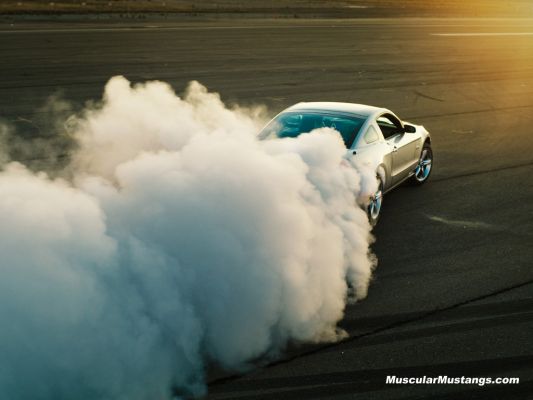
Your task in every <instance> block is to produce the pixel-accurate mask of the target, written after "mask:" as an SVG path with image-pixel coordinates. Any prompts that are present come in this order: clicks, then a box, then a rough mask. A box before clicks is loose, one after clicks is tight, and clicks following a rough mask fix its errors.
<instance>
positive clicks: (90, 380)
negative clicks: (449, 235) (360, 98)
mask: <svg viewBox="0 0 533 400" xmlns="http://www.w3.org/2000/svg"><path fill="white" fill-rule="evenodd" d="M260 114H261V112H260V110H259V111H258V110H250V109H232V110H230V109H228V108H226V107H225V106H224V104H223V103H222V102H221V100H220V98H219V97H218V95H216V94H213V93H208V92H207V91H206V89H205V88H204V87H203V86H201V85H200V84H198V83H195V82H193V83H191V85H190V86H189V88H188V90H187V92H186V93H185V96H184V97H183V98H179V97H177V96H176V95H175V93H174V92H173V91H172V89H171V88H170V87H169V86H168V85H166V84H164V83H161V82H150V83H147V84H144V85H137V86H135V87H133V88H132V87H131V86H130V83H129V82H128V81H127V80H125V79H124V78H122V77H115V78H113V79H111V80H110V82H109V83H108V85H107V87H106V90H105V94H104V100H103V102H102V103H101V104H100V105H99V106H98V107H93V108H91V109H87V110H85V111H84V113H83V114H82V115H81V116H79V117H78V118H77V120H76V121H74V122H73V126H74V132H73V133H72V134H73V135H74V137H76V139H77V141H78V144H79V149H78V150H76V152H75V153H74V154H73V155H72V162H71V164H70V165H69V167H68V171H67V172H68V173H67V174H65V175H64V176H68V177H69V178H68V180H67V179H64V180H60V179H51V178H49V177H48V176H47V175H46V174H44V173H40V174H34V173H32V172H30V171H28V169H27V168H26V167H24V166H23V165H21V164H18V163H10V164H7V165H6V166H5V167H4V169H3V170H2V172H0V220H1V221H2V224H1V225H0V253H1V254H2V261H1V262H0V273H1V276H2V279H1V280H0V320H1V321H2V329H1V330H0V355H1V356H0V398H1V399H54V400H57V399H73V398H76V399H82V400H84V399H128V400H132V399H133V400H135V399H139V400H141V399H143V400H144V399H168V398H170V397H171V388H173V387H174V388H178V391H179V392H181V393H183V394H189V395H190V394H192V395H201V394H203V393H204V392H205V379H206V378H205V375H204V374H205V373H204V371H205V367H206V364H207V363H216V364H218V365H220V366H221V367H223V368H226V369H228V370H241V369H243V368H246V367H247V365H248V363H250V362H251V360H254V359H257V358H260V357H266V356H268V355H269V354H277V353H278V352H280V351H282V350H283V348H284V346H286V344H287V343H288V342H289V341H301V342H317V341H332V340H337V339H338V338H339V337H341V336H342V335H343V332H341V331H339V330H338V328H337V327H336V324H337V322H338V321H339V320H340V319H341V318H342V316H343V310H344V308H345V305H346V301H347V300H348V298H349V297H350V296H352V297H355V298H363V297H364V296H365V295H366V291H367V287H368V283H369V279H370V276H371V270H372V267H373V265H374V259H373V257H372V255H371V254H369V244H370V242H371V240H372V237H371V234H370V226H369V224H368V221H367V218H366V214H365V212H363V211H362V210H361V209H359V208H358V207H357V206H356V202H357V201H359V202H361V201H362V200H361V199H363V198H365V195H366V194H365V193H368V192H369V190H371V189H372V186H373V185H375V179H374V176H373V173H372V172H371V171H365V170H364V168H363V167H361V166H358V167H357V168H350V167H345V166H341V162H342V160H343V157H344V155H345V149H344V144H343V142H342V140H341V138H340V136H339V135H338V133H337V132H335V131H333V130H327V129H325V130H322V131H317V132H313V133H310V134H306V135H302V136H301V137H298V138H295V139H283V140H272V141H258V140H257V139H256V136H255V133H256V132H257V131H258V130H259V129H260V126H261V124H262V123H263V122H264V121H263V120H262V119H261V118H260V117H259V115H260ZM71 122H72V121H71ZM347 282H349V283H350V284H351V288H352V290H353V293H349V288H348V285H347Z"/></svg>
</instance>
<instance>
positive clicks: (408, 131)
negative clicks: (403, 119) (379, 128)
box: [403, 124, 416, 133]
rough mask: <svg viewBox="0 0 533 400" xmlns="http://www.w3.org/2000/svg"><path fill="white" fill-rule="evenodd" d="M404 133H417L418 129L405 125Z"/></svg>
mask: <svg viewBox="0 0 533 400" xmlns="http://www.w3.org/2000/svg"><path fill="white" fill-rule="evenodd" d="M403 131H404V132H405V133H415V132H416V128H415V127H414V126H413V125H408V124H405V125H404V126H403Z"/></svg>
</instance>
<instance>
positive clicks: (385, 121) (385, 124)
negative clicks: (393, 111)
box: [377, 116, 401, 139]
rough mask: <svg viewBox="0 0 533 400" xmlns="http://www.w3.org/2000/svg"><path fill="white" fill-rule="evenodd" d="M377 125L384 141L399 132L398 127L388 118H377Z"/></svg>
mask: <svg viewBox="0 0 533 400" xmlns="http://www.w3.org/2000/svg"><path fill="white" fill-rule="evenodd" d="M377 123H378V126H379V129H381V133H383V136H384V137H385V139H388V138H390V137H392V136H394V135H396V134H397V133H398V132H400V131H401V130H400V127H399V126H396V125H395V123H394V122H393V121H392V120H391V119H390V118H387V117H386V116H381V117H379V118H378V120H377Z"/></svg>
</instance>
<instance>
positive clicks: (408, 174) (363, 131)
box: [259, 102, 433, 225]
mask: <svg viewBox="0 0 533 400" xmlns="http://www.w3.org/2000/svg"><path fill="white" fill-rule="evenodd" d="M323 127H330V128H333V129H335V130H337V131H338V132H339V133H340V134H341V136H342V139H343V140H344V144H345V145H346V148H347V149H348V152H349V154H350V156H356V157H357V158H361V159H362V160H364V161H365V162H366V163H369V164H370V165H373V166H375V168H376V177H377V179H378V189H377V190H376V192H375V193H374V195H373V196H372V197H371V198H370V201H369V203H368V207H367V212H368V218H369V220H370V223H371V224H372V225H375V224H376V223H377V221H378V219H379V215H380V212H381V207H382V203H383V194H385V193H387V192H388V191H390V190H391V189H393V188H395V187H396V186H398V185H400V184H401V183H402V182H404V181H406V180H410V181H411V182H412V183H414V184H417V185H421V184H423V183H425V182H426V181H427V180H428V178H429V175H430V173H431V168H432V164H433V151H432V150H431V138H430V136H429V132H428V131H427V130H426V129H425V128H424V127H423V126H420V125H414V124H411V123H408V122H405V121H402V120H400V119H399V118H398V117H397V116H396V115H394V113H393V112H391V111H389V110H387V109H385V108H378V107H372V106H367V105H362V104H352V103H334V102H316V103H298V104H295V105H293V106H291V107H289V108H287V109H286V110H284V111H282V112H281V113H280V114H278V115H277V116H276V117H275V118H274V119H273V120H272V121H270V122H269V123H268V125H267V126H266V127H265V128H264V129H263V130H262V131H261V133H260V134H259V135H260V138H261V139H266V138H268V137H278V138H283V137H296V136H298V135H300V134H302V133H307V132H311V131H312V130H314V129H318V128H323Z"/></svg>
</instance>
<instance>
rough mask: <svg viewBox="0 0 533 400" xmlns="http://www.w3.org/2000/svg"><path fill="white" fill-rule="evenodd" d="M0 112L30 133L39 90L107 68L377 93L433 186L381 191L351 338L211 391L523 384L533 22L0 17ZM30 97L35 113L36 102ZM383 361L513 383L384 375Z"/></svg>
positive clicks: (130, 74)
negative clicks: (366, 284)
mask: <svg viewBox="0 0 533 400" xmlns="http://www.w3.org/2000/svg"><path fill="white" fill-rule="evenodd" d="M0 54H1V55H2V62H1V63H0V93H1V96H0V117H1V118H3V119H4V120H7V121H9V122H10V123H12V124H13V125H15V126H16V127H17V128H18V129H19V130H20V131H24V130H30V131H31V130H36V129H37V130H39V129H40V128H39V127H38V122H35V121H39V119H40V118H41V117H42V114H43V112H44V111H42V109H41V110H40V111H39V109H40V108H41V107H42V105H43V104H44V103H45V101H46V99H47V98H48V97H49V96H50V95H52V94H54V93H56V92H57V91H60V92H61V93H62V95H63V96H64V97H65V98H66V99H69V100H71V101H73V102H74V103H75V104H77V105H78V106H79V105H82V104H83V103H84V102H85V101H87V100H89V99H98V98H100V97H101V93H102V89H103V85H104V84H105V82H106V81H107V80H108V79H109V78H110V77H111V76H113V75H117V74H120V75H125V76H126V77H127V78H128V79H130V80H132V81H134V82H140V81H145V80H151V79H160V80H164V81H167V82H169V83H171V84H172V85H173V86H174V88H176V90H177V91H181V90H182V89H183V88H184V87H185V85H186V84H187V82H188V81H190V80H193V79H194V80H198V81H200V82H201V83H203V84H205V85H207V86H208V88H209V89H210V90H214V91H217V92H220V93H221V94H222V96H223V99H224V100H225V101H229V102H237V103H239V104H245V105H246V104H266V105H267V106H268V107H269V109H270V110H271V112H272V113H273V114H274V113H276V112H278V111H280V110H281V109H283V108H284V107H286V106H288V105H291V104H293V103H295V102H298V101H348V102H357V103H366V104H372V105H377V106H383V107H387V108H390V109H392V110H393V111H395V112H396V113H397V114H398V115H399V116H400V117H401V118H402V119H406V120H409V121H412V122H413V123H419V124H423V125H424V126H425V127H426V128H427V129H428V130H429V131H430V132H431V134H432V139H433V148H434V153H435V158H436V161H435V165H434V171H433V175H432V177H431V180H430V182H429V183H428V184H427V185H425V186H423V187H420V188H414V187H408V186H405V187H401V188H398V189H396V190H395V191H394V192H392V193H390V194H388V195H387V196H386V197H385V201H384V210H383V215H382V218H381V221H380V223H379V225H378V227H377V228H376V229H375V236H376V239H377V241H376V243H375V244H374V246H373V248H374V251H375V252H376V254H377V256H378V258H379V266H378V268H377V270H376V271H375V278H374V280H373V282H372V284H371V286H370V290H369V295H368V298H367V299H365V300H364V301H362V302H360V303H358V304H355V305H350V306H348V308H347V310H346V317H345V319H344V320H343V321H342V323H341V325H342V326H343V327H344V328H345V329H346V330H347V331H348V333H349V335H350V337H349V338H348V339H346V340H345V341H343V342H341V343H337V344H333V345H325V346H324V345H317V346H303V347H301V346H296V347H294V348H291V349H290V350H289V351H288V352H287V354H286V355H285V356H284V358H282V361H278V362H275V363H273V364H271V365H266V366H263V367H261V368H258V369H255V370H253V371H250V372H248V373H245V374H243V375H241V376H233V377H224V376H222V377H221V376H219V374H216V373H213V376H212V377H211V384H210V395H209V398H210V399H314V398H316V399H318V398H320V399H322V398H324V399H352V398H355V399H408V398H432V399H461V398H465V399H489V398H498V399H500V398H505V399H510V398H524V399H527V398H529V399H530V398H532V396H533V394H532V393H533V341H532V334H533V20H521V19H514V20H503V19H502V20H496V19H490V20H489V19H485V20H482V19H364V20H363V19H361V20H302V19H294V20H292V19H285V20H251V21H246V20H228V21H203V22H194V21H184V22H176V23H173V22H168V21H167V22H158V23H157V24H150V23H149V22H142V23H129V22H122V23H118V22H106V23H92V24H72V23H55V24H48V23H44V22H41V23H37V22H20V23H19V22H17V23H14V24H13V25H12V22H0ZM36 110H37V111H36ZM388 375H396V376H398V377H422V376H424V375H426V376H432V377H433V376H438V375H448V376H450V377H461V376H468V377H493V378H496V377H519V378H520V384H518V385H486V386H484V387H478V386H476V385H386V383H385V381H386V378H387V376H388Z"/></svg>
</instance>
